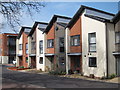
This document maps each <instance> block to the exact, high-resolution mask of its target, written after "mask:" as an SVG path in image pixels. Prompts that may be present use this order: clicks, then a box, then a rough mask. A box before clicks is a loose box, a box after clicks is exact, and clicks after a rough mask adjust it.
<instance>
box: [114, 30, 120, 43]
mask: <svg viewBox="0 0 120 90" xmlns="http://www.w3.org/2000/svg"><path fill="white" fill-rule="evenodd" d="M116 34H118V35H120V31H119V32H115V44H120V42H116V41H117V38H116V36H117V35H116ZM119 37H120V36H119ZM119 41H120V40H119Z"/></svg>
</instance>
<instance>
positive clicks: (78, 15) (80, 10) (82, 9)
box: [67, 5, 115, 27]
mask: <svg viewBox="0 0 120 90" xmlns="http://www.w3.org/2000/svg"><path fill="white" fill-rule="evenodd" d="M85 9H89V10H93V11H97V12H100V13H103V14H107V15H111V16H115V15H114V14H112V13H108V12H105V11H102V10H98V9H95V8H91V7H87V6H83V5H81V7H80V8H79V10H78V11H77V12H76V14H75V15H74V16H73V18H72V19H71V21H70V22H69V23H68V25H67V27H72V25H74V23H75V22H76V21H77V20H78V19H79V17H80V16H81V15H82V13H83V12H84V10H85Z"/></svg>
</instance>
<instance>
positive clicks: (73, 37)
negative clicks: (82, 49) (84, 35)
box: [70, 35, 80, 46]
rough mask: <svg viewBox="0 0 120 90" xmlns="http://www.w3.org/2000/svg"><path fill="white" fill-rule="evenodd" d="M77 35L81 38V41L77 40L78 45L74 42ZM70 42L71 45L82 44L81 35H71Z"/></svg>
mask: <svg viewBox="0 0 120 90" xmlns="http://www.w3.org/2000/svg"><path fill="white" fill-rule="evenodd" d="M75 37H77V39H78V38H79V40H78V41H79V43H78V42H77V45H75V43H74V40H75ZM70 42H71V43H70V46H80V35H74V36H70ZM72 42H73V43H72Z"/></svg>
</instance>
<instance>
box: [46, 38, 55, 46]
mask: <svg viewBox="0 0 120 90" xmlns="http://www.w3.org/2000/svg"><path fill="white" fill-rule="evenodd" d="M50 41H52V46H51V47H50V46H48V45H49V44H48V43H49V42H50ZM53 47H54V39H48V40H47V48H53Z"/></svg>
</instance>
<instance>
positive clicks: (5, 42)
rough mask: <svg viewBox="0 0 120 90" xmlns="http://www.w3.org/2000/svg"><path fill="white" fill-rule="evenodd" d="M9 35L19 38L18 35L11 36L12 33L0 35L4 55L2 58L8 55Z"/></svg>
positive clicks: (2, 54)
mask: <svg viewBox="0 0 120 90" xmlns="http://www.w3.org/2000/svg"><path fill="white" fill-rule="evenodd" d="M7 35H14V36H17V34H11V33H3V34H0V39H2V44H1V45H2V46H0V48H2V53H1V56H7V55H8V53H7V52H8V46H7V41H8V37H7Z"/></svg>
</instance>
